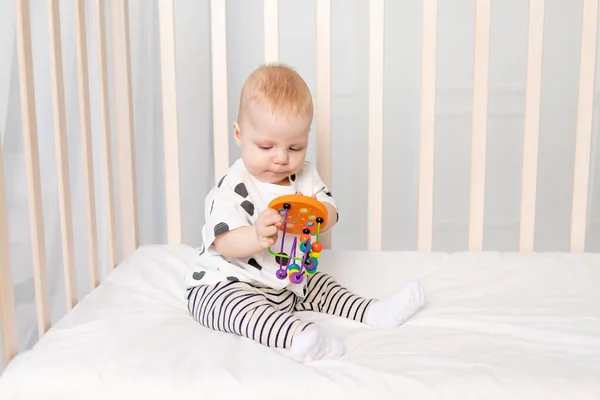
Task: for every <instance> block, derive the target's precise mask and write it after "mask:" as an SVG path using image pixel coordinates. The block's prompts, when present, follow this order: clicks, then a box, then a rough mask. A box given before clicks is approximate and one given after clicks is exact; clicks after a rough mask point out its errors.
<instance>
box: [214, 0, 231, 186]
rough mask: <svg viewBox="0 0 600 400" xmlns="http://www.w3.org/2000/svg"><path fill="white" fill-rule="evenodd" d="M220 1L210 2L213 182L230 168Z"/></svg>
mask: <svg viewBox="0 0 600 400" xmlns="http://www.w3.org/2000/svg"><path fill="white" fill-rule="evenodd" d="M226 7H227V6H226V2H225V1H222V0H211V2H210V28H211V55H212V84H213V85H212V92H213V126H214V137H213V139H214V160H215V182H218V181H219V180H220V179H221V178H222V177H223V175H225V173H226V172H227V169H228V168H229V117H228V115H227V8H226Z"/></svg>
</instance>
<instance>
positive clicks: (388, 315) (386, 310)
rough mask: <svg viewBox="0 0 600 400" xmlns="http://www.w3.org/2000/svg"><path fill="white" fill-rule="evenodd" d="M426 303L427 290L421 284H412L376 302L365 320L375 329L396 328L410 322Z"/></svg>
mask: <svg viewBox="0 0 600 400" xmlns="http://www.w3.org/2000/svg"><path fill="white" fill-rule="evenodd" d="M424 303H425V290H423V286H421V284H420V283H419V282H410V283H408V284H407V285H405V286H404V287H403V288H402V289H400V290H399V291H397V292H396V293H394V294H393V295H391V296H389V297H387V298H385V299H382V300H379V301H376V302H375V303H373V304H372V305H371V308H370V310H369V312H368V314H367V316H366V318H365V322H366V323H367V325H371V326H372V327H373V328H378V329H389V328H396V327H398V326H400V325H402V324H403V323H405V322H406V321H408V320H409V319H410V318H411V317H412V316H413V315H414V314H415V313H416V312H417V311H418V310H419V309H420V308H421V307H423V304H424Z"/></svg>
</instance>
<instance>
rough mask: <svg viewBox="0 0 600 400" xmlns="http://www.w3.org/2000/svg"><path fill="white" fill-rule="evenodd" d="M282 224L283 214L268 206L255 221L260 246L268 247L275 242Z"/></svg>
mask: <svg viewBox="0 0 600 400" xmlns="http://www.w3.org/2000/svg"><path fill="white" fill-rule="evenodd" d="M281 224H282V220H281V216H280V215H279V213H278V212H277V211H275V210H273V209H272V208H267V209H266V210H265V211H263V212H262V213H261V214H260V215H259V216H258V218H257V219H256V222H255V223H254V231H255V233H256V239H257V240H258V244H259V245H260V247H262V248H263V249H267V248H269V246H272V245H273V244H275V242H276V241H277V232H278V231H279V227H280V226H281Z"/></svg>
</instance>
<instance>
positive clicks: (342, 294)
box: [295, 272, 375, 322]
mask: <svg viewBox="0 0 600 400" xmlns="http://www.w3.org/2000/svg"><path fill="white" fill-rule="evenodd" d="M374 302H375V300H373V299H365V298H362V297H360V296H358V295H356V294H354V293H352V292H350V291H349V290H348V289H346V288H345V287H343V286H341V285H340V284H339V283H337V282H336V281H335V280H334V279H333V277H332V276H331V275H327V274H323V273H321V272H317V273H316V274H314V275H313V276H310V277H308V281H307V282H306V297H305V299H304V300H303V301H299V302H298V303H297V304H296V307H295V310H296V311H317V312H322V313H327V314H332V315H337V316H338V317H344V318H348V319H352V320H355V321H358V322H365V316H366V315H367V313H368V311H369V309H370V307H371V305H372V304H373V303H374Z"/></svg>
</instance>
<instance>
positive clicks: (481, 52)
mask: <svg viewBox="0 0 600 400" xmlns="http://www.w3.org/2000/svg"><path fill="white" fill-rule="evenodd" d="M491 3H492V1H491V0H478V1H477V6H476V7H477V11H476V13H477V15H476V20H475V55H474V61H475V65H474V74H473V75H474V76H473V127H472V129H473V132H472V140H471V200H470V207H469V213H470V215H469V250H470V251H481V250H482V248H483V216H484V206H485V203H484V199H485V165H486V162H485V159H486V157H485V155H486V133H487V119H488V118H487V113H488V86H489V67H490V18H491V8H492V4H491Z"/></svg>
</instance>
